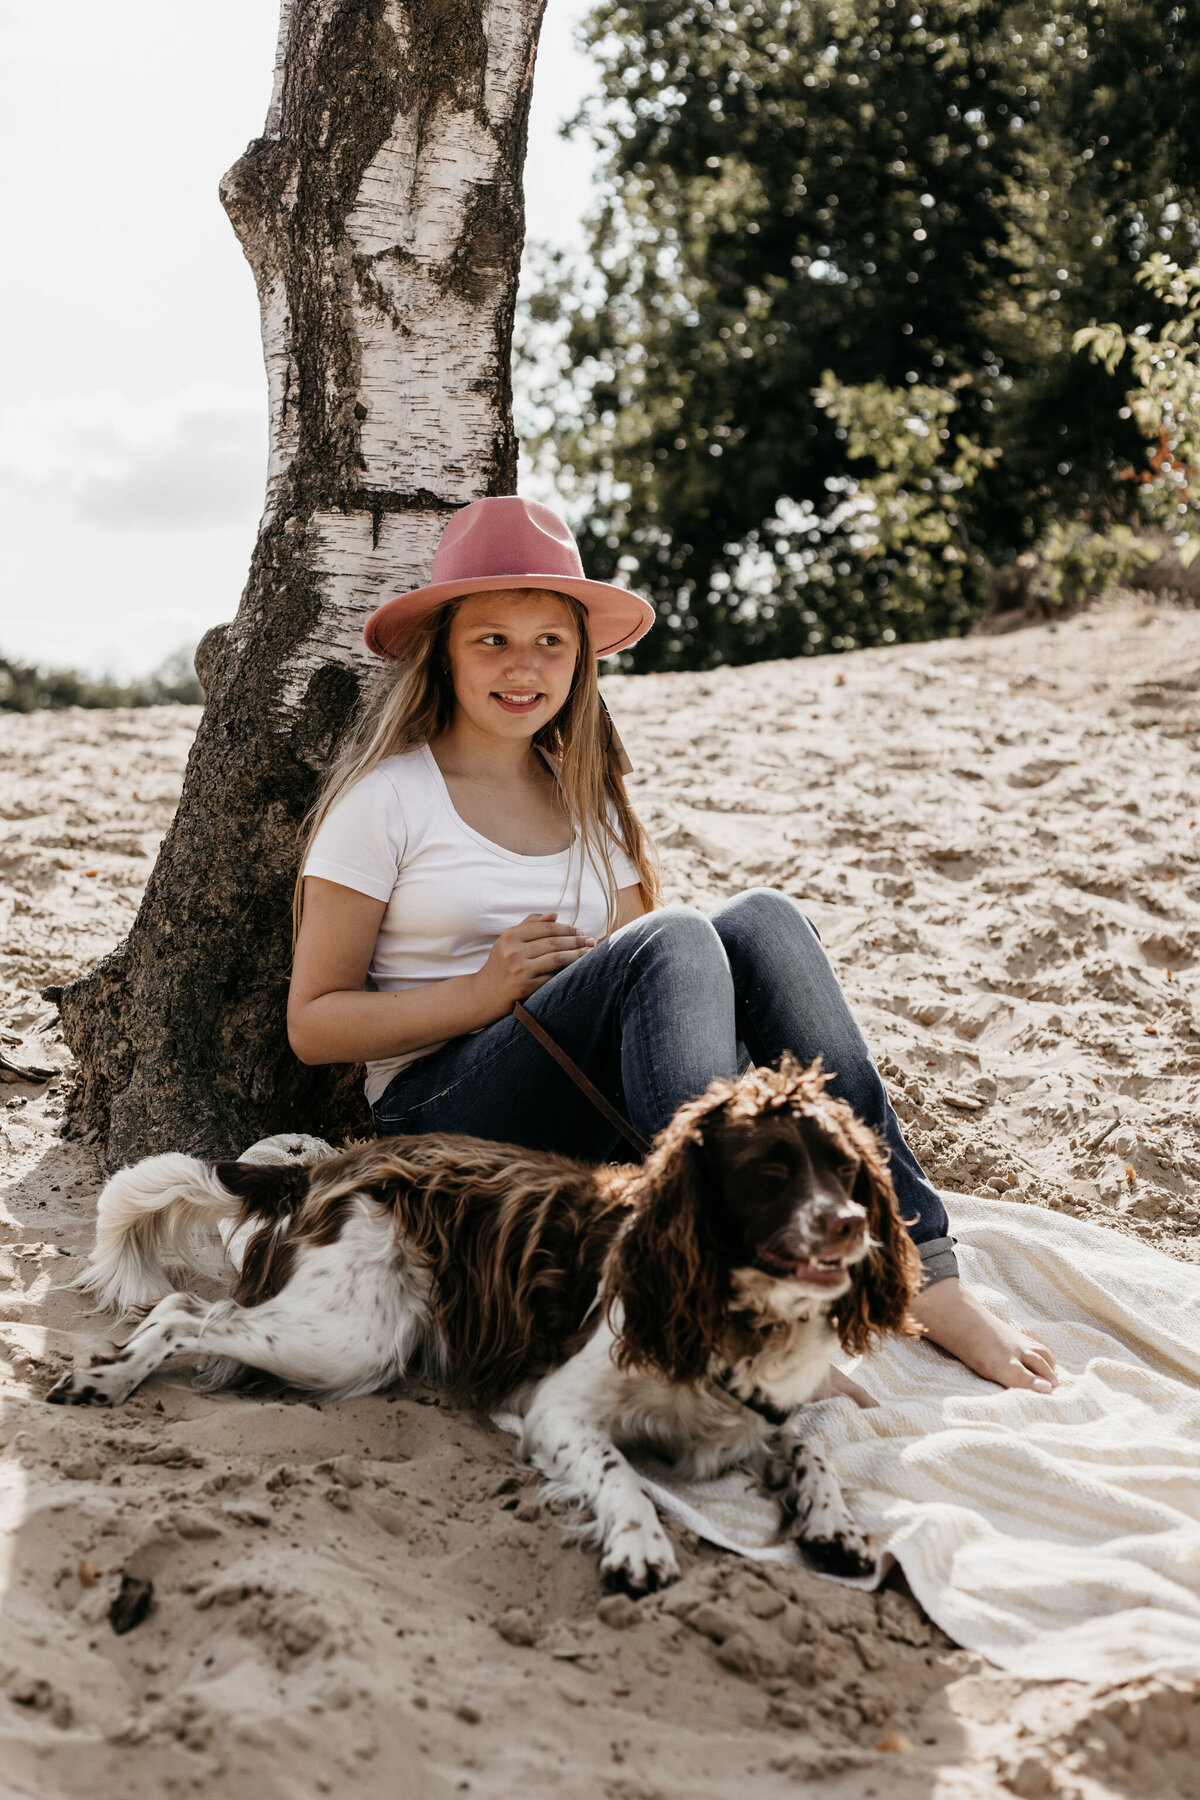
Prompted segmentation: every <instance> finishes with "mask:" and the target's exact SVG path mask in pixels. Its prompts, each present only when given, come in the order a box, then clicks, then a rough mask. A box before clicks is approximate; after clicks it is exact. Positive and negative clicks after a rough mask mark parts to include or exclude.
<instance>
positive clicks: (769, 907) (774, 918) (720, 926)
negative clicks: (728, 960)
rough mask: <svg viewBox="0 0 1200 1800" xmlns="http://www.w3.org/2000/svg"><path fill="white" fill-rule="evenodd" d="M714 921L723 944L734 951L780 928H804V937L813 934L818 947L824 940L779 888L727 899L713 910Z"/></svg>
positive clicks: (754, 891) (810, 921) (797, 906)
mask: <svg viewBox="0 0 1200 1800" xmlns="http://www.w3.org/2000/svg"><path fill="white" fill-rule="evenodd" d="M712 918H713V922H714V925H715V927H716V929H717V930H718V931H719V933H720V936H721V940H722V942H724V943H728V944H730V945H732V946H733V947H735V948H736V946H737V945H739V944H741V943H745V942H747V941H748V940H751V939H753V938H754V937H755V936H756V935H758V934H759V933H760V932H774V931H776V930H778V929H780V928H781V927H782V928H783V929H784V930H788V929H790V928H791V927H794V926H795V925H796V924H800V925H802V926H804V928H805V935H808V934H809V933H811V935H812V936H813V937H814V938H815V939H816V941H817V943H818V944H819V943H820V941H821V934H820V932H819V931H818V930H817V928H816V926H815V925H814V924H813V922H812V920H811V919H810V918H809V917H808V914H807V913H805V912H802V911H801V909H800V907H799V905H798V904H797V902H796V901H795V900H793V899H791V898H790V897H789V896H788V895H787V894H781V893H780V891H779V889H778V888H767V887H757V888H747V889H746V891H745V893H743V894H735V896H734V897H733V899H732V900H724V901H722V902H721V904H720V906H717V907H714V908H713V913H712Z"/></svg>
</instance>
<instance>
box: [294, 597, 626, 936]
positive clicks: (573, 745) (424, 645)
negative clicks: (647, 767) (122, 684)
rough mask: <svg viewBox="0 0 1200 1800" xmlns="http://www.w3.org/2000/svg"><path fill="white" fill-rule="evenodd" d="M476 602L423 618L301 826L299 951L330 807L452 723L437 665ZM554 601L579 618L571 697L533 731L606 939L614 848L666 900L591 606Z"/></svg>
mask: <svg viewBox="0 0 1200 1800" xmlns="http://www.w3.org/2000/svg"><path fill="white" fill-rule="evenodd" d="M549 591H550V590H547V592H549ZM471 597H472V596H471V595H469V594H464V595H463V596H462V597H461V599H458V600H448V601H446V603H445V604H444V605H443V606H439V607H437V608H436V609H435V610H434V611H433V612H431V613H430V614H429V615H428V616H427V617H426V618H425V619H423V620H422V621H421V623H420V624H419V625H418V626H417V628H416V629H415V631H414V632H413V633H412V635H411V637H410V639H409V641H408V643H407V645H406V646H405V650H404V653H403V655H402V656H398V657H396V658H394V659H389V660H387V661H386V662H384V663H383V664H382V665H381V667H380V669H379V671H378V673H377V674H376V675H375V677H374V680H373V681H372V683H371V685H370V686H369V688H368V689H367V692H366V693H365V695H364V696H363V699H362V701H361V702H360V704H359V707H358V711H357V713H356V714H355V717H354V719H353V721H352V723H351V726H350V729H349V730H348V731H347V732H346V735H345V736H344V737H343V739H342V741H341V743H340V744H339V746H338V749H337V751H336V753H335V755H334V759H333V761H332V763H331V764H330V766H329V772H328V774H327V775H326V777H325V781H324V784H323V786H322V788H321V792H320V794H319V795H318V797H317V800H316V802H315V804H314V805H313V807H312V810H311V811H310V813H309V815H308V818H307V820H306V822H305V832H304V856H302V857H301V859H300V873H299V874H298V875H297V877H296V887H295V892H294V895H293V899H292V944H293V947H294V945H295V941H296V938H297V937H298V935H299V932H300V918H301V913H302V911H303V906H304V862H305V858H306V857H307V854H308V849H309V846H310V845H311V843H312V841H313V838H314V837H315V836H316V834H317V832H318V831H319V830H320V828H321V826H322V824H323V823H324V821H325V819H326V818H327V817H328V814H329V811H330V808H331V807H332V806H333V805H334V803H335V802H336V801H337V800H339V799H340V798H341V796H342V795H343V794H345V793H347V792H348V791H349V789H350V788H352V787H354V786H355V785H356V783H358V782H360V781H361V780H362V779H363V777H364V776H365V775H369V774H370V773H371V770H372V769H374V768H377V767H378V765H379V764H380V763H381V762H383V761H384V759H385V758H386V757H389V756H400V755H403V753H404V752H405V751H406V750H417V749H419V748H420V747H421V745H422V744H428V743H429V742H430V741H431V740H432V739H433V738H436V737H438V736H439V735H440V734H441V733H442V732H443V731H445V730H446V729H447V727H448V726H449V724H450V721H451V719H452V718H453V717H454V689H453V687H452V686H451V683H450V681H449V679H448V678H447V677H446V676H444V675H443V674H442V673H441V668H442V663H443V659H444V655H445V648H446V639H447V637H448V636H449V631H450V621H451V619H452V618H453V617H454V614H455V612H456V610H457V608H458V607H459V606H461V605H462V603H463V600H468V599H470V598H471ZM554 598H555V599H556V600H561V601H562V603H563V605H564V606H565V607H566V608H567V609H568V611H569V612H570V614H571V617H572V619H573V620H574V623H575V629H576V632H577V634H578V639H579V653H578V658H577V660H576V664H575V678H574V681H573V682H572V684H571V692H570V693H569V694H568V696H567V698H566V700H565V701H564V703H563V705H562V706H561V707H560V708H559V710H558V712H557V713H556V714H555V715H554V717H553V719H551V720H550V722H549V724H547V725H543V726H542V728H541V730H540V731H538V732H535V734H534V738H533V743H534V746H535V748H536V749H538V750H541V751H542V752H543V753H544V754H545V756H546V757H547V759H548V760H549V762H550V765H551V767H552V768H553V770H554V773H555V775H556V776H557V778H558V789H559V793H560V795H561V797H562V802H563V806H564V808H565V810H566V813H567V817H568V819H569V821H570V824H571V828H572V832H573V834H574V836H575V838H577V840H578V842H579V844H580V846H581V847H582V851H583V855H584V856H585V857H586V858H587V859H588V860H590V861H591V863H592V865H593V867H594V868H595V869H596V871H597V873H598V875H599V876H600V880H601V883H602V885H603V887H604V890H605V894H606V896H607V901H608V916H607V922H606V924H605V931H606V932H608V931H611V930H612V929H613V926H614V925H615V923H616V917H617V882H616V876H615V875H614V873H613V867H612V855H611V852H612V850H613V849H614V848H620V849H623V850H624V851H625V853H626V855H627V856H628V857H629V860H630V862H632V864H633V866H634V868H635V870H636V871H637V878H638V886H639V888H640V890H641V895H642V904H643V905H644V906H645V907H646V909H647V910H648V911H650V910H653V908H654V907H656V906H658V905H659V904H660V903H661V900H662V888H661V884H660V880H659V870H658V858H657V856H656V854H655V850H654V846H653V844H652V843H651V841H650V839H649V838H648V837H647V835H646V833H645V831H644V830H643V829H642V825H641V821H640V820H639V819H638V816H637V814H636V813H635V812H634V810H633V807H632V806H631V805H630V803H629V796H628V794H627V793H626V792H625V780H624V777H623V776H622V774H621V769H620V764H619V761H618V757H617V753H616V751H615V750H614V748H613V742H612V738H613V730H612V724H611V721H610V720H609V718H608V714H607V712H606V711H605V708H604V705H603V702H602V701H601V699H600V687H599V683H598V681H597V677H596V656H595V651H594V650H593V648H592V638H591V632H590V630H589V627H588V616H587V609H586V608H585V607H584V606H583V605H582V604H581V603H580V602H579V601H578V600H576V599H575V598H574V597H573V596H572V595H570V594H559V593H555V595H554Z"/></svg>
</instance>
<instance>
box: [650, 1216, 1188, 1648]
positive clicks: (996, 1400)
mask: <svg viewBox="0 0 1200 1800" xmlns="http://www.w3.org/2000/svg"><path fill="white" fill-rule="evenodd" d="M946 1205H947V1209H948V1211H949V1213H950V1216H951V1220H952V1228H953V1230H954V1232H955V1235H956V1236H957V1238H958V1255H959V1260H960V1263H961V1266H962V1270H963V1275H964V1278H965V1280H966V1281H967V1282H969V1283H970V1285H971V1286H972V1287H973V1288H974V1290H975V1291H976V1292H977V1293H978V1294H979V1295H980V1296H981V1298H982V1299H984V1300H985V1301H986V1302H987V1304H988V1305H989V1306H991V1307H992V1308H993V1309H994V1310H995V1311H996V1312H997V1313H999V1314H1000V1315H1001V1316H1002V1317H1004V1318H1008V1319H1011V1320H1012V1321H1013V1322H1014V1323H1017V1324H1022V1325H1025V1326H1029V1327H1034V1328H1035V1329H1036V1331H1037V1332H1038V1334H1039V1335H1040V1336H1041V1337H1042V1338H1043V1340H1044V1341H1045V1342H1046V1343H1047V1344H1048V1345H1049V1346H1050V1348H1051V1349H1052V1350H1053V1352H1054V1354H1055V1357H1056V1358H1057V1360H1058V1367H1059V1373H1060V1376H1061V1381H1060V1385H1059V1387H1058V1389H1057V1390H1056V1392H1055V1393H1054V1394H1052V1395H1049V1396H1046V1395H1039V1394H1032V1393H1029V1392H1027V1391H1024V1392H1021V1391H1008V1392H1005V1391H1002V1390H1001V1389H999V1388H996V1387H994V1386H992V1384H991V1383H990V1382H986V1381H982V1380H980V1379H979V1378H978V1377H976V1376H974V1375H971V1374H970V1373H969V1372H968V1371H967V1370H966V1369H965V1368H963V1366H962V1365H961V1364H960V1363H957V1362H954V1361H953V1360H951V1359H950V1358H949V1357H947V1356H944V1355H943V1354H942V1353H941V1352H940V1351H937V1350H934V1349H932V1348H931V1347H929V1346H927V1345H924V1344H920V1343H912V1342H908V1341H897V1340H893V1341H892V1342H890V1343H888V1344H886V1345H884V1346H883V1347H882V1348H880V1349H879V1350H877V1351H875V1352H874V1353H873V1354H872V1355H871V1356H870V1357H869V1358H866V1359H864V1360H863V1361H862V1362H861V1363H860V1364H859V1366H858V1368H857V1369H856V1370H855V1374H856V1375H857V1378H858V1379H859V1380H860V1381H861V1382H862V1383H863V1384H864V1385H865V1386H866V1387H867V1388H868V1389H869V1390H870V1391H871V1392H872V1393H873V1394H874V1396H875V1398H876V1399H877V1400H878V1401H879V1402H880V1403H881V1404H880V1406H879V1407H878V1409H877V1410H875V1411H871V1412H862V1411H860V1410H859V1409H858V1408H857V1407H855V1406H854V1405H852V1404H851V1402H849V1401H847V1400H827V1401H823V1402H821V1403H820V1404H819V1405H817V1406H814V1407H812V1408H810V1409H809V1410H808V1412H807V1414H806V1415H804V1417H805V1429H806V1432H807V1433H808V1434H809V1435H811V1437H812V1439H813V1441H814V1442H816V1443H818V1444H819V1446H820V1448H821V1449H822V1450H823V1451H824V1452H825V1454H826V1456H827V1457H828V1459H829V1461H830V1463H831V1465H832V1466H833V1468H834V1469H835V1470H836V1471H837V1474H838V1476H839V1477H840V1479H841V1481H842V1482H843V1484H844V1485H845V1488H846V1491H847V1493H848V1494H849V1496H850V1497H851V1501H852V1505H853V1508H854V1513H855V1516H856V1518H857V1519H858V1520H859V1521H860V1523H862V1524H864V1525H866V1526H867V1527H868V1529H869V1530H870V1531H871V1532H872V1534H873V1535H874V1537H875V1540H876V1543H877V1544H878V1545H879V1547H880V1548H881V1549H882V1550H883V1551H884V1571H886V1568H887V1567H888V1566H889V1564H890V1560H891V1558H893V1557H894V1558H895V1560H896V1561H897V1562H898V1563H899V1564H900V1566H901V1568H902V1569H903V1570H904V1573H905V1576H906V1577H907V1579H908V1582H909V1585H910V1586H911V1588H912V1590H913V1593H914V1594H915V1595H916V1596H917V1598H918V1600H919V1601H920V1602H921V1604H922V1606H923V1607H924V1608H925V1610H926V1612H928V1614H929V1615H930V1617H931V1618H932V1619H935V1620H936V1621H937V1623H938V1624H939V1625H940V1626H941V1627H942V1628H943V1630H944V1631H946V1632H947V1633H948V1634H949V1635H950V1637H952V1638H953V1639H954V1640H955V1642H956V1643H959V1644H962V1645H964V1646H965V1647H966V1648H967V1649H970V1650H977V1651H979V1652H980V1653H981V1654H983V1655H984V1656H987V1657H989V1658H990V1659H991V1660H992V1661H993V1662H995V1663H998V1664H999V1665H1000V1666H1001V1667H1002V1668H1005V1669H1011V1670H1013V1671H1014V1672H1017V1673H1020V1674H1023V1675H1030V1676H1035V1677H1039V1678H1041V1679H1044V1680H1055V1679H1060V1678H1075V1679H1079V1680H1088V1681H1114V1680H1127V1679H1129V1678H1131V1677H1133V1676H1135V1675H1139V1674H1144V1673H1148V1672H1150V1671H1164V1670H1174V1671H1176V1672H1178V1673H1181V1674H1185V1675H1191V1676H1200V1268H1196V1267H1195V1266H1193V1265H1191V1264H1187V1263H1179V1262H1175V1261H1174V1260H1173V1259H1172V1258H1170V1257H1168V1256H1164V1255H1162V1254H1161V1253H1160V1252H1158V1251H1156V1250H1150V1249H1147V1248H1146V1247H1145V1246H1144V1245H1142V1244H1139V1243H1138V1242H1137V1241H1136V1240H1132V1239H1130V1238H1128V1237H1124V1236H1121V1235H1119V1234H1118V1233H1117V1232H1114V1231H1105V1230H1102V1229H1101V1228H1099V1227H1098V1226H1095V1225H1088V1224H1084V1223H1082V1222H1081V1221H1079V1220H1077V1219H1072V1218H1069V1217H1065V1216H1064V1215H1063V1214H1061V1213H1053V1212H1045V1211H1042V1210H1040V1209H1039V1208H1036V1207H1032V1206H1021V1205H1017V1204H1015V1203H1013V1202H1011V1201H1004V1200H981V1199H974V1198H967V1197H965V1196H963V1195H959V1194H948V1195H947V1196H946ZM643 1473H644V1474H645V1476H646V1477H647V1486H648V1488H649V1489H650V1491H651V1493H652V1494H653V1497H654V1499H655V1500H656V1502H657V1503H658V1504H659V1505H660V1506H661V1507H662V1509H663V1511H664V1512H670V1513H672V1514H674V1515H675V1516H676V1517H677V1518H679V1519H681V1520H682V1521H684V1522H685V1523H686V1524H688V1525H690V1526H691V1527H692V1529H693V1530H695V1531H697V1532H699V1533H700V1534H701V1535H702V1536H704V1537H707V1538H709V1539H710V1540H711V1541H713V1542H715V1543H719V1544H723V1545H724V1546H725V1547H727V1548H729V1549H732V1550H738V1551H740V1552H742V1553H743V1554H744V1555H747V1556H752V1557H756V1558H767V1559H770V1560H783V1559H787V1560H790V1559H791V1556H792V1552H791V1551H790V1550H788V1549H784V1548H781V1547H780V1546H779V1545H777V1544H775V1543H774V1542H773V1541H772V1540H773V1536H774V1531H775V1523H776V1518H777V1514H776V1511H775V1508H774V1505H773V1504H772V1503H771V1502H770V1501H768V1500H767V1499H766V1498H765V1497H764V1496H762V1495H761V1494H760V1493H758V1492H756V1491H755V1490H754V1489H753V1488H752V1487H751V1486H750V1484H749V1483H748V1482H746V1481H744V1480H743V1479H741V1478H740V1477H736V1476H731V1477H725V1478H723V1479H721V1480H719V1481H715V1482H709V1483H703V1484H701V1483H686V1482H677V1481H675V1480H673V1478H672V1476H671V1475H670V1473H669V1471H667V1470H666V1469H664V1468H663V1467H662V1466H661V1465H658V1464H654V1465H652V1464H649V1463H647V1464H645V1465H644V1467H643ZM855 1585H869V1584H859V1583H856V1584H855Z"/></svg>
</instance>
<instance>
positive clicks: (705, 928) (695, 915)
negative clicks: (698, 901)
mask: <svg viewBox="0 0 1200 1800" xmlns="http://www.w3.org/2000/svg"><path fill="white" fill-rule="evenodd" d="M638 923H639V924H640V925H643V926H645V927H647V928H648V929H646V930H645V931H644V932H643V933H642V937H643V942H644V943H645V944H651V943H652V944H654V945H655V946H656V948H660V949H665V950H666V952H667V953H668V954H669V955H671V956H678V957H681V958H683V959H685V960H686V961H687V962H689V963H691V962H693V961H694V960H695V959H696V958H697V957H699V958H701V959H704V958H710V957H711V958H713V959H714V960H715V959H717V958H719V959H720V961H721V962H724V960H725V950H724V946H723V945H722V943H721V939H720V937H719V935H718V933H717V929H716V926H715V925H714V924H713V922H712V920H711V919H710V918H709V917H708V915H707V913H702V912H701V911H700V910H699V909H698V908H697V907H695V906H663V907H660V908H659V909H658V911H657V912H652V913H647V914H645V916H644V917H643V918H642V919H640V920H639V921H638Z"/></svg>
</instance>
